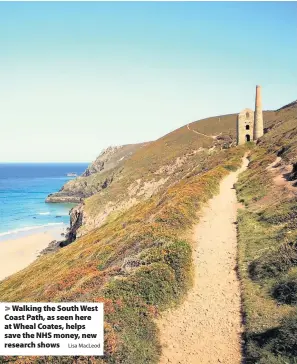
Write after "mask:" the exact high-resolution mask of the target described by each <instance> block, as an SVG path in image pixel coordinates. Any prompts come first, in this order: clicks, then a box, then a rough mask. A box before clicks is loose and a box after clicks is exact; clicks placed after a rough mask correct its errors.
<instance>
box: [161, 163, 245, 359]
mask: <svg viewBox="0 0 297 364" xmlns="http://www.w3.org/2000/svg"><path fill="white" fill-rule="evenodd" d="M247 165H248V160H247V158H246V156H245V157H244V158H243V164H242V167H241V168H240V169H239V170H238V171H236V172H232V173H230V174H229V175H228V176H227V177H226V178H225V179H224V180H223V181H222V182H221V185H220V193H219V195H217V196H215V197H214V198H213V199H211V200H210V201H209V204H208V206H207V207H205V208H204V209H203V210H202V212H201V218H200V222H199V224H198V225H197V226H196V227H195V230H194V240H195V242H196V244H195V246H194V256H193V260H194V265H195V272H194V274H195V277H194V286H193V288H192V289H191V291H190V292H189V294H188V296H187V298H186V300H185V301H184V303H183V304H182V305H181V306H179V307H178V308H177V309H175V310H172V311H169V312H166V313H165V314H164V315H163V317H162V318H161V319H160V320H159V321H158V326H159V329H160V335H161V344H162V357H161V360H160V364H165V363H174V364H206V363H207V364H215V363H225V364H239V363H240V362H241V337H240V336H241V332H242V326H241V298H240V296H241V295H240V284H239V281H238V278H237V273H236V261H237V238H236V225H235V224H234V223H235V222H236V215H237V208H238V204H237V199H236V193H235V190H234V189H233V185H234V183H235V182H236V181H237V177H238V175H239V173H241V172H242V171H244V170H245V169H246V168H247Z"/></svg>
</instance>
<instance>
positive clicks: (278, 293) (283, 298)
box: [272, 277, 297, 305]
mask: <svg viewBox="0 0 297 364" xmlns="http://www.w3.org/2000/svg"><path fill="white" fill-rule="evenodd" d="M272 296H273V297H274V298H275V299H276V300H277V301H278V302H280V303H286V304H288V305H297V277H296V278H285V279H283V280H281V281H280V282H279V283H277V284H276V285H275V286H274V287H273V289H272Z"/></svg>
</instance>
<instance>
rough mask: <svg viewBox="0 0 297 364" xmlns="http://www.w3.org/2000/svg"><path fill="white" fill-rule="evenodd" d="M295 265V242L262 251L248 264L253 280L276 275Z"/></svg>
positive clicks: (296, 247)
mask: <svg viewBox="0 0 297 364" xmlns="http://www.w3.org/2000/svg"><path fill="white" fill-rule="evenodd" d="M296 265H297V243H295V242H294V243H284V244H282V245H281V246H280V247H279V248H278V249H277V250H275V251H272V252H268V253H264V254H263V255H262V256H261V257H260V258H258V259H255V260H254V261H253V262H252V263H251V264H250V265H249V274H250V277H251V278H252V279H254V280H259V279H263V278H271V277H276V276H278V275H279V274H280V273H284V272H287V271H288V270H289V269H290V268H291V267H293V266H296Z"/></svg>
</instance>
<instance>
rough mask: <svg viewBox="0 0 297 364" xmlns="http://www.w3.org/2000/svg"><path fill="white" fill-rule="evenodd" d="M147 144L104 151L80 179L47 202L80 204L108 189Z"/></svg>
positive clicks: (76, 179) (72, 182)
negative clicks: (136, 152)
mask: <svg viewBox="0 0 297 364" xmlns="http://www.w3.org/2000/svg"><path fill="white" fill-rule="evenodd" d="M146 144H147V143H141V144H128V145H122V146H117V147H108V148H107V149H104V150H103V151H102V152H101V153H100V155H99V156H98V158H97V159H96V160H95V161H94V162H93V163H91V164H90V165H89V167H88V168H87V169H86V170H85V172H84V173H83V174H82V175H81V176H80V177H78V178H75V179H73V180H70V181H68V182H67V183H66V184H65V185H64V186H63V187H62V188H61V190H60V191H59V192H56V193H53V194H50V195H49V196H48V197H47V198H46V202H49V203H80V202H82V201H83V200H84V199H85V198H87V197H90V196H92V195H94V194H96V193H98V192H100V191H101V190H103V189H105V188H107V187H108V186H109V185H110V184H111V183H112V182H113V181H114V180H115V179H117V177H119V175H120V173H121V171H122V169H123V166H124V163H125V161H126V160H127V159H129V158H130V157H131V156H132V155H133V153H134V152H135V151H137V150H138V149H139V148H141V147H143V146H144V145H146Z"/></svg>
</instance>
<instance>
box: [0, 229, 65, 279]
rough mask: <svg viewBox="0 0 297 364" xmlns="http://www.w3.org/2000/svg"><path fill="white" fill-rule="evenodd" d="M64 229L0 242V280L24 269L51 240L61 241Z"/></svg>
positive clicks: (45, 231) (35, 233)
mask: <svg viewBox="0 0 297 364" xmlns="http://www.w3.org/2000/svg"><path fill="white" fill-rule="evenodd" d="M63 232H65V227H64V228H62V227H61V226H60V227H55V228H51V229H46V230H44V229H43V230H41V229H39V230H38V231H37V232H34V233H33V234H32V233H31V234H30V235H25V236H24V235H22V236H19V237H16V238H14V239H9V240H4V241H0V280H2V279H4V278H6V277H8V276H10V275H11V274H13V273H16V272H18V271H20V270H22V269H24V268H26V267H27V266H28V265H29V264H30V263H32V262H33V261H34V260H35V259H36V258H37V256H38V254H39V252H40V251H41V250H43V249H44V248H46V247H47V246H48V244H49V243H50V242H51V241H53V240H63V237H62V236H61V233H63Z"/></svg>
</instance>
